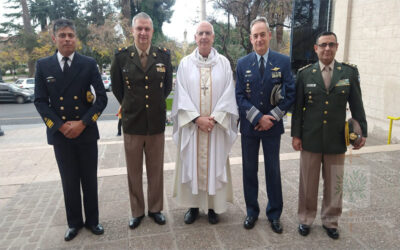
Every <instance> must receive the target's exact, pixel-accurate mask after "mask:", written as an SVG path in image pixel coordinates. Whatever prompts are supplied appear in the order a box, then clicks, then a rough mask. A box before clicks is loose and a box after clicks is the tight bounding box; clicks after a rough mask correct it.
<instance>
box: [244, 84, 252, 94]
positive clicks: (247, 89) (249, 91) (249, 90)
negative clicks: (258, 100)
mask: <svg viewBox="0 0 400 250" xmlns="http://www.w3.org/2000/svg"><path fill="white" fill-rule="evenodd" d="M245 91H246V93H247V97H248V98H250V93H251V89H250V83H249V82H247V83H246V90H245Z"/></svg>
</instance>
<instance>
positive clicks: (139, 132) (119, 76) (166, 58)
mask: <svg viewBox="0 0 400 250" xmlns="http://www.w3.org/2000/svg"><path fill="white" fill-rule="evenodd" d="M153 32H154V30H153V22H152V20H151V18H150V16H148V15H147V14H146V13H144V12H141V13H139V14H137V15H136V16H135V17H134V18H133V20H132V33H133V37H134V41H135V43H134V45H133V46H130V47H127V48H119V49H118V51H117V53H116V54H115V56H114V60H113V62H112V65H111V82H112V85H113V88H112V89H113V93H114V95H115V97H116V98H117V100H118V102H119V103H120V104H121V115H122V128H123V132H124V146H125V155H126V165H127V170H128V185H129V198H130V203H131V212H132V218H131V220H130V221H129V227H130V228H132V229H134V228H136V227H138V226H139V224H140V222H141V220H142V219H143V217H144V214H145V211H144V208H145V205H144V196H143V186H142V173H143V153H144V155H145V158H146V159H145V160H146V172H147V180H148V181H147V185H148V199H147V200H148V206H147V207H148V215H149V216H150V217H152V218H153V219H154V221H155V222H156V223H157V224H160V225H163V224H165V217H164V215H163V214H162V213H161V211H162V209H163V164H164V131H165V121H166V103H165V99H166V98H167V97H168V95H169V93H170V92H171V88H172V66H171V57H170V52H169V51H168V50H167V49H165V48H157V47H154V46H151V39H152V36H153Z"/></svg>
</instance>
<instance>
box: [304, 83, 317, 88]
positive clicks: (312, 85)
mask: <svg viewBox="0 0 400 250" xmlns="http://www.w3.org/2000/svg"><path fill="white" fill-rule="evenodd" d="M306 87H309V88H315V87H317V84H316V83H307V85H306Z"/></svg>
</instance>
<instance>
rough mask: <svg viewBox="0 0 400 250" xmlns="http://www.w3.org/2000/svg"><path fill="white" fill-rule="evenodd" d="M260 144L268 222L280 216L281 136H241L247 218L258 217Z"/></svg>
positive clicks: (281, 203)
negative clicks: (265, 185) (262, 153)
mask: <svg viewBox="0 0 400 250" xmlns="http://www.w3.org/2000/svg"><path fill="white" fill-rule="evenodd" d="M260 141H261V143H262V147H263V152H264V167H265V181H266V184H267V195H268V205H267V209H266V214H267V217H268V220H275V219H279V218H280V216H281V214H282V208H283V201H282V185H281V174H280V167H279V148H280V142H281V135H279V136H268V137H267V136H266V137H251V136H245V135H242V157H243V189H244V199H245V201H246V210H247V216H252V217H256V218H257V217H258V215H259V214H260V207H259V205H258V201H257V198H258V175H257V172H258V152H259V148H260Z"/></svg>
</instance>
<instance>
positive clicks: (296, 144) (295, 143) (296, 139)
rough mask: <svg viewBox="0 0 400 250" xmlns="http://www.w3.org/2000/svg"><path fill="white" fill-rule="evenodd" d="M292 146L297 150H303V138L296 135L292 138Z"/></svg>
mask: <svg viewBox="0 0 400 250" xmlns="http://www.w3.org/2000/svg"><path fill="white" fill-rule="evenodd" d="M292 147H293V149H294V150H296V151H302V150H303V143H302V142H301V139H300V138H299V137H296V136H294V137H293V139H292Z"/></svg>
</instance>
